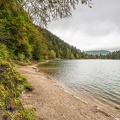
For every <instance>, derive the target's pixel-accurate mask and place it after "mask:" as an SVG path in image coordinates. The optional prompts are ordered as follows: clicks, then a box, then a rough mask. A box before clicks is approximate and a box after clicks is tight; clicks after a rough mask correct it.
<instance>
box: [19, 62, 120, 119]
mask: <svg viewBox="0 0 120 120" xmlns="http://www.w3.org/2000/svg"><path fill="white" fill-rule="evenodd" d="M36 66H37V64H33V65H31V66H21V67H19V71H20V73H22V74H23V75H25V76H26V77H27V78H28V82H29V83H30V85H31V86H33V88H34V90H33V91H32V92H25V91H24V92H23V93H22V95H21V101H22V103H23V106H24V107H35V108H36V109H37V113H38V120H119V119H118V118H115V117H114V116H112V115H110V114H108V113H107V112H105V111H104V110H101V109H99V108H98V107H97V106H91V105H89V104H87V103H85V102H83V101H81V100H79V99H77V98H75V97H74V96H73V95H71V94H69V93H66V92H65V91H64V90H63V89H62V88H61V87H60V86H58V85H56V83H54V82H53V81H52V80H51V79H50V77H49V76H47V75H45V74H44V73H41V72H38V70H37V67H36Z"/></svg>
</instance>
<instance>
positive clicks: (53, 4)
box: [22, 0, 91, 26]
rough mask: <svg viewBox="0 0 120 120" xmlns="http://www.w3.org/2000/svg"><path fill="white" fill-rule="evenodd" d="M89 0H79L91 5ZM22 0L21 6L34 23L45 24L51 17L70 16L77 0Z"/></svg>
mask: <svg viewBox="0 0 120 120" xmlns="http://www.w3.org/2000/svg"><path fill="white" fill-rule="evenodd" d="M90 1H91V0H81V2H82V4H87V3H88V5H89V6H90V7H91V5H90V3H91V2H90ZM22 2H23V3H22V5H23V7H24V8H25V10H26V11H27V12H28V13H29V15H30V16H32V18H33V19H34V21H35V22H36V24H39V25H41V26H46V25H47V23H48V22H50V21H51V20H53V19H55V20H56V19H59V18H60V19H62V18H66V17H70V16H71V15H72V10H73V9H75V6H76V5H78V3H79V0H34V1H31V0H25V1H22ZM28 5H29V7H28Z"/></svg>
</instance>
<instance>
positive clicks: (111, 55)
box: [86, 50, 120, 59]
mask: <svg viewBox="0 0 120 120" xmlns="http://www.w3.org/2000/svg"><path fill="white" fill-rule="evenodd" d="M86 58H89V59H120V50H118V51H114V52H109V53H108V54H106V55H102V54H100V55H92V54H91V55H89V56H88V54H86Z"/></svg>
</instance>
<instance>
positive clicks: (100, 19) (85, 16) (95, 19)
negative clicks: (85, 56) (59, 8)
mask: <svg viewBox="0 0 120 120" xmlns="http://www.w3.org/2000/svg"><path fill="white" fill-rule="evenodd" d="M93 4H94V5H93V7H92V8H89V7H88V6H87V5H81V4H79V5H78V6H77V9H76V10H75V11H74V12H73V16H72V18H69V19H68V18H67V19H62V20H58V21H53V22H51V23H50V24H49V25H48V30H50V31H51V32H52V33H53V34H55V35H57V36H58V37H60V38H61V39H62V40H64V41H65V42H67V43H69V44H71V45H73V46H76V47H77V48H79V49H81V50H85V51H86V50H101V49H102V50H103V49H104V50H119V49H120V0H93Z"/></svg>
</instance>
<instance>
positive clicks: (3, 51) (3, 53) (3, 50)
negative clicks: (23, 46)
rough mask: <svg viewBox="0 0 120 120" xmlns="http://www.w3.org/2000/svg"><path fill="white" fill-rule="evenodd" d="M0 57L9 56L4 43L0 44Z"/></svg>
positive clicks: (5, 57)
mask: <svg viewBox="0 0 120 120" xmlns="http://www.w3.org/2000/svg"><path fill="white" fill-rule="evenodd" d="M0 58H3V59H7V58H9V52H8V50H7V48H6V46H5V45H4V44H2V43H1V44H0Z"/></svg>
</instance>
